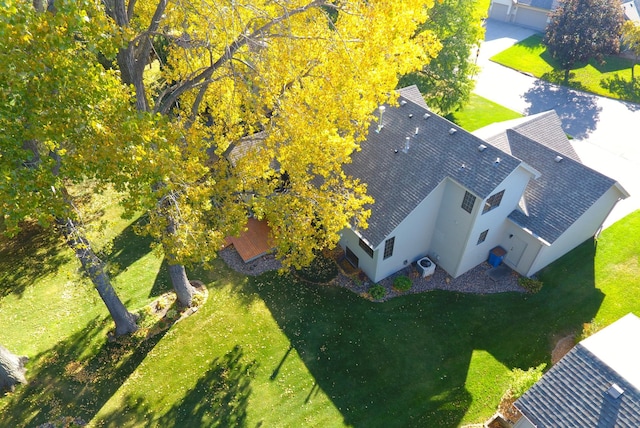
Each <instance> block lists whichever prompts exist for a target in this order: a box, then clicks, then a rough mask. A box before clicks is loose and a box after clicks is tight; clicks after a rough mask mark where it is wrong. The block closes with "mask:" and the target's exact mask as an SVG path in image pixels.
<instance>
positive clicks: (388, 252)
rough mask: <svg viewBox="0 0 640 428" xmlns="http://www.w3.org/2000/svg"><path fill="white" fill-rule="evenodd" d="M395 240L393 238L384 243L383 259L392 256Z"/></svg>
mask: <svg viewBox="0 0 640 428" xmlns="http://www.w3.org/2000/svg"><path fill="white" fill-rule="evenodd" d="M395 240H396V238H395V237H393V238H389V239H387V240H386V241H384V257H383V258H384V259H388V258H389V257H391V256H392V255H393V244H394V242H395Z"/></svg>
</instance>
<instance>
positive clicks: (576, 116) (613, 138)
mask: <svg viewBox="0 0 640 428" xmlns="http://www.w3.org/2000/svg"><path fill="white" fill-rule="evenodd" d="M534 33H535V32H534V31H533V30H528V29H526V28H522V27H518V26H515V25H511V24H506V23H503V22H497V21H493V20H487V21H486V34H485V41H484V42H483V43H482V46H481V47H480V55H479V56H478V65H479V66H480V67H481V68H482V70H481V72H480V73H479V74H478V76H477V79H476V89H475V91H474V92H475V93H476V94H478V95H480V96H482V97H484V98H487V99H489V100H491V101H494V102H496V103H498V104H501V105H503V106H505V107H507V108H510V109H512V110H515V111H517V112H519V113H522V114H524V115H529V114H535V113H539V112H542V111H547V110H555V111H556V112H557V113H558V116H560V119H561V121H562V125H563V128H564V130H565V132H566V133H567V134H569V135H571V136H573V137H574V139H573V140H572V141H571V143H572V145H573V146H574V148H575V150H576V152H577V153H578V155H579V156H580V158H581V159H582V162H583V163H584V164H585V165H587V166H589V167H591V168H593V169H595V170H596V171H599V172H601V173H603V174H605V175H607V176H609V177H611V178H614V179H615V180H617V181H618V182H619V183H620V184H622V186H623V187H624V188H625V189H626V190H627V192H629V193H630V194H631V197H630V198H628V199H626V200H624V201H621V202H619V203H618V204H617V205H616V207H615V208H614V210H613V212H612V213H611V214H610V215H609V217H608V218H607V220H606V222H605V227H606V226H609V225H611V224H612V223H614V222H615V221H617V220H619V219H621V218H622V217H624V216H626V215H627V214H629V213H631V212H633V211H635V210H637V209H640V105H637V104H632V103H625V102H622V101H617V100H612V99H609V98H604V97H599V96H595V95H592V94H587V93H583V92H579V91H575V90H573V89H569V88H566V87H562V86H557V85H552V84H549V83H547V82H544V81H542V80H539V79H536V78H533V77H529V76H526V75H524V74H522V73H520V72H517V71H515V70H512V69H509V68H507V67H503V66H501V65H498V64H496V63H493V62H491V61H490V60H489V58H491V57H492V56H493V55H495V54H497V53H499V52H501V51H503V50H505V49H507V48H508V47H510V46H512V45H513V44H514V43H517V42H518V41H520V40H523V39H525V38H527V37H529V36H531V35H532V34H534Z"/></svg>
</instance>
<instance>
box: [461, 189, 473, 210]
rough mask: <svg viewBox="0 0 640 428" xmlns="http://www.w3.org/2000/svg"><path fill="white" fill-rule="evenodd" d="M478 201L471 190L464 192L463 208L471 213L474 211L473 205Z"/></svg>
mask: <svg viewBox="0 0 640 428" xmlns="http://www.w3.org/2000/svg"><path fill="white" fill-rule="evenodd" d="M475 203H476V197H475V196H473V195H472V194H471V193H469V192H464V199H463V200H462V209H463V210H465V211H466V212H468V213H469V214H471V211H473V205H474V204H475Z"/></svg>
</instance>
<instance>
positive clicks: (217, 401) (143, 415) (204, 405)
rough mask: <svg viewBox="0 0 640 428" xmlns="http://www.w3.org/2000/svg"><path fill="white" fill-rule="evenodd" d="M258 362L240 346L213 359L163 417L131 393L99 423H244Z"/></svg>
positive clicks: (191, 424) (170, 425)
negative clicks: (246, 360)
mask: <svg viewBox="0 0 640 428" xmlns="http://www.w3.org/2000/svg"><path fill="white" fill-rule="evenodd" d="M255 365H256V363H255V361H252V362H249V363H246V362H244V352H243V350H242V348H241V347H240V346H238V345H236V346H235V347H234V348H233V349H232V350H231V351H229V352H228V353H227V354H225V355H224V356H222V357H218V358H216V359H215V360H213V361H211V364H210V365H209V368H208V369H207V371H206V373H204V375H203V376H202V377H201V378H200V379H199V380H198V382H197V384H196V385H195V387H194V388H193V389H192V390H191V391H189V392H188V393H187V394H186V395H185V397H184V398H183V399H182V400H181V401H180V402H179V403H176V404H175V405H174V406H173V407H172V408H171V409H170V410H169V411H168V412H167V413H165V414H164V415H162V416H161V417H159V418H157V419H156V418H155V417H154V416H155V415H154V410H153V409H152V408H151V405H150V404H149V403H148V402H147V401H145V398H144V397H142V396H134V395H127V396H126V397H125V399H124V403H123V406H121V407H120V408H118V409H114V410H113V411H112V412H111V413H109V414H107V415H105V416H104V417H103V418H102V419H101V420H100V422H99V424H100V426H101V427H105V428H108V427H114V428H121V427H126V426H130V427H134V426H135V427H142V426H159V427H167V428H168V427H176V428H177V427H224V428H226V427H240V426H244V425H245V423H246V419H247V406H248V403H249V396H250V395H251V379H252V378H253V377H254V369H255ZM123 409H124V410H123Z"/></svg>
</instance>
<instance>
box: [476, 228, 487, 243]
mask: <svg viewBox="0 0 640 428" xmlns="http://www.w3.org/2000/svg"><path fill="white" fill-rule="evenodd" d="M488 233H489V229H487V230H485V231H484V232H482V233H481V234H480V236H479V237H478V245H480V244H482V243H483V242H484V240H485V239H487V234H488Z"/></svg>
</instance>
